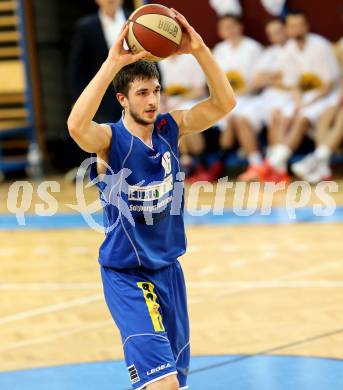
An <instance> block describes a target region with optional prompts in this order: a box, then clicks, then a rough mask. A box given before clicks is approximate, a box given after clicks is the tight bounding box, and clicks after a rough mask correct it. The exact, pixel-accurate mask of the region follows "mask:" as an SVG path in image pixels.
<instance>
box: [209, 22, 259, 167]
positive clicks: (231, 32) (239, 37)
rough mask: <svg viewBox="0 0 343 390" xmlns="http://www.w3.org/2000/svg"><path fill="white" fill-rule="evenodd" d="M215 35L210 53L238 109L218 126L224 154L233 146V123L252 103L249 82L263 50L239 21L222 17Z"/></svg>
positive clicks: (223, 155)
mask: <svg viewBox="0 0 343 390" xmlns="http://www.w3.org/2000/svg"><path fill="white" fill-rule="evenodd" d="M218 35H219V37H220V38H221V39H222V41H221V42H219V43H218V44H217V45H216V46H215V47H214V49H213V55H214V57H215V58H216V60H217V62H218V63H219V65H220V66H221V68H222V69H223V70H224V71H225V73H226V75H227V77H228V79H229V80H230V83H231V85H232V87H233V89H234V91H235V94H236V100H237V106H236V107H235V109H234V110H233V112H232V113H230V114H229V115H228V116H227V117H226V118H224V119H223V120H222V121H220V122H219V123H218V126H219V128H220V130H221V134H220V139H219V142H220V147H221V149H222V150H223V153H222V156H221V158H222V160H223V159H224V157H225V151H227V150H229V149H230V148H232V147H233V146H234V141H235V137H234V131H235V129H234V121H233V119H234V118H235V117H237V116H238V115H239V114H240V112H241V111H242V109H243V108H244V106H245V105H246V104H247V103H248V101H249V100H250V99H251V97H252V95H251V82H252V76H253V73H254V67H255V64H256V62H257V61H258V59H259V58H260V56H261V53H262V46H261V45H260V44H259V43H258V42H257V41H255V40H253V39H251V38H248V37H246V36H244V35H243V25H242V22H241V20H240V19H239V17H237V16H235V15H224V16H222V17H221V18H220V19H219V21H218Z"/></svg>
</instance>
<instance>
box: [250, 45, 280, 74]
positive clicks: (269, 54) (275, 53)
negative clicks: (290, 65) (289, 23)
mask: <svg viewBox="0 0 343 390" xmlns="http://www.w3.org/2000/svg"><path fill="white" fill-rule="evenodd" d="M283 51H284V47H283V46H281V45H272V46H269V47H267V48H265V49H264V50H263V52H262V54H261V56H260V57H259V59H258V61H257V62H256V66H255V68H254V70H255V73H262V72H270V73H273V72H281V71H282V68H283V66H282V56H283Z"/></svg>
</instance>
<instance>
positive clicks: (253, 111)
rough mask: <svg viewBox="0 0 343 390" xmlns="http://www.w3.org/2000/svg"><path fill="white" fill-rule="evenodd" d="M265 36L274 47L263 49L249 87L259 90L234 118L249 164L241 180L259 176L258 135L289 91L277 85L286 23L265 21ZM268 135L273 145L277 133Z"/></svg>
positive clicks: (285, 36)
mask: <svg viewBox="0 0 343 390" xmlns="http://www.w3.org/2000/svg"><path fill="white" fill-rule="evenodd" d="M266 35H267V37H268V40H269V42H270V43H271V46H269V47H268V48H266V49H265V50H264V51H263V53H262V55H261V56H260V58H259V60H258V61H257V63H256V67H255V74H254V77H253V79H252V82H251V86H250V90H251V91H255V92H260V93H259V94H258V95H256V96H254V97H251V99H250V100H249V101H248V102H247V103H246V104H245V105H244V107H243V108H242V110H241V111H240V113H239V115H238V116H237V117H236V118H235V119H234V126H235V129H236V133H237V138H238V141H239V143H240V145H241V146H242V148H243V150H244V152H245V154H246V156H247V159H248V163H249V166H248V169H247V171H246V172H244V173H243V174H242V175H240V176H239V177H238V180H242V181H252V180H258V179H259V175H258V172H259V168H260V167H261V165H262V163H263V157H262V154H261V152H260V150H259V146H258V139H257V135H258V133H259V132H260V131H261V130H262V129H263V126H264V125H266V124H268V125H269V124H270V122H271V112H272V110H273V109H275V108H277V107H281V106H282V105H283V104H285V101H287V100H288V93H287V92H285V91H283V90H282V89H279V88H277V87H276V86H277V85H278V84H280V80H281V77H282V73H281V72H282V55H283V48H284V45H285V44H286V42H287V34H286V28H285V25H284V22H283V21H282V20H281V19H272V20H271V21H269V22H268V23H267V24H266ZM268 135H269V139H268V145H273V144H274V142H275V141H274V138H273V135H274V132H269V133H268Z"/></svg>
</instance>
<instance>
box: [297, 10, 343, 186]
mask: <svg viewBox="0 0 343 390" xmlns="http://www.w3.org/2000/svg"><path fill="white" fill-rule="evenodd" d="M342 11H343V8H342ZM342 16H343V12H342ZM337 55H338V59H339V61H340V65H341V70H342V74H343V37H342V38H341V39H340V40H339V42H338V44H337ZM315 141H316V149H315V151H314V152H313V153H310V154H309V155H307V156H306V157H305V158H304V159H302V160H301V161H299V162H297V163H295V164H293V165H292V167H291V168H292V171H293V173H294V174H295V175H296V176H298V177H299V178H301V179H303V180H306V181H308V182H309V183H312V184H315V183H319V182H320V181H322V180H328V179H330V178H331V176H332V172H331V168H330V159H331V156H332V154H333V153H334V152H335V151H336V150H337V148H339V146H340V144H341V143H342V141H343V76H342V78H341V89H340V99H339V102H338V104H336V101H335V98H333V99H332V105H331V106H330V107H329V108H327V109H326V110H325V111H324V113H323V114H322V116H321V118H320V120H319V122H318V126H317V127H316V133H315Z"/></svg>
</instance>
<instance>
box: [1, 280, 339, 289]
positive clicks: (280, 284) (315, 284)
mask: <svg viewBox="0 0 343 390" xmlns="http://www.w3.org/2000/svg"><path fill="white" fill-rule="evenodd" d="M187 287H189V288H195V289H197V288H200V289H201V288H209V289H225V288H229V289H230V288H242V289H246V288H247V289H255V288H342V287H343V280H295V281H291V280H289V281H287V280H285V281H282V280H241V281H233V282H217V281H215V280H214V281H211V280H209V281H206V282H188V283H187ZM92 289H96V290H98V289H101V284H100V283H3V284H2V285H0V290H7V291H16V290H20V291H22V290H25V291H44V290H45V291H55V290H92Z"/></svg>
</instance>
